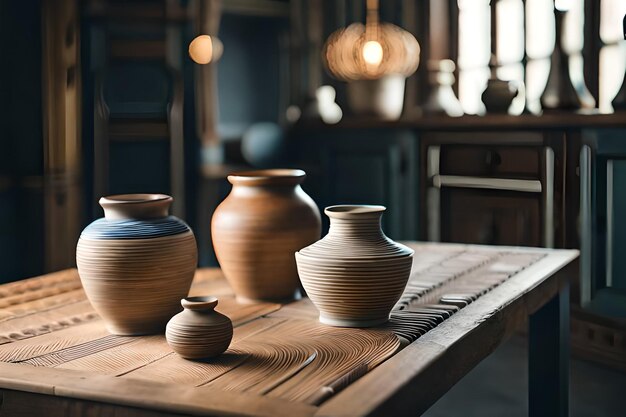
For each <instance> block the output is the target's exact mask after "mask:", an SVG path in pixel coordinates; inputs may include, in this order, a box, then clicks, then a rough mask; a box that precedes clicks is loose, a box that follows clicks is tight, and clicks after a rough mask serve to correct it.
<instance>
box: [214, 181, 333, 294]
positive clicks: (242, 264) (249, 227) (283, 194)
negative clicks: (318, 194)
mask: <svg viewBox="0 0 626 417" xmlns="http://www.w3.org/2000/svg"><path fill="white" fill-rule="evenodd" d="M305 176H306V174H305V173H304V171H301V170H295V169H270V170H260V171H249V172H241V173H237V174H233V175H229V176H228V181H229V182H230V183H231V184H232V185H233V188H232V190H231V192H230V194H229V195H228V196H227V197H226V199H225V200H224V201H223V202H222V203H221V204H220V205H219V207H217V209H216V210H215V213H214V214H213V219H212V221H211V236H212V239H213V246H214V248H215V254H216V256H217V259H218V261H219V263H220V266H221V268H222V270H223V272H224V275H225V276H226V278H227V279H228V282H229V283H230V285H231V286H232V288H233V290H234V292H235V294H236V295H237V298H238V300H240V301H254V300H286V299H291V298H293V297H294V295H295V294H296V293H297V291H298V288H299V284H300V282H299V279H298V272H297V270H296V263H295V259H294V253H295V252H296V251H298V250H300V249H302V248H303V247H305V246H308V245H310V244H311V243H313V242H315V241H316V240H317V239H319V238H320V233H321V219H320V213H319V210H318V208H317V206H316V205H315V202H314V201H313V200H312V199H311V197H309V196H308V195H307V194H306V193H305V192H304V191H303V190H302V188H301V187H300V184H301V183H302V182H303V181H304V178H305Z"/></svg>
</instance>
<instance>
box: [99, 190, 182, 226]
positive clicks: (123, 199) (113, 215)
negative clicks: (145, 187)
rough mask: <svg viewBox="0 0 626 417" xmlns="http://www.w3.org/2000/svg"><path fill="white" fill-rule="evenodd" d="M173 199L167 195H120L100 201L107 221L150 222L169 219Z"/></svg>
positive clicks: (103, 198)
mask: <svg viewBox="0 0 626 417" xmlns="http://www.w3.org/2000/svg"><path fill="white" fill-rule="evenodd" d="M172 201H173V198H172V197H170V196H169V195H165V194H120V195H113V196H109V197H102V198H101V199H100V201H99V203H100V205H101V206H102V209H103V210H104V217H105V218H106V219H107V220H124V219H138V220H149V219H159V218H163V217H167V216H168V214H169V208H170V205H171V204H172Z"/></svg>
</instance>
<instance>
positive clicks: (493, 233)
mask: <svg viewBox="0 0 626 417" xmlns="http://www.w3.org/2000/svg"><path fill="white" fill-rule="evenodd" d="M441 199H442V203H443V204H442V206H443V207H444V209H443V211H442V219H441V238H442V240H443V241H447V242H458V243H479V244H488V245H511V246H541V244H542V230H541V198H540V196H539V195H536V194H528V193H517V192H502V191H495V190H493V191H492V190H467V189H460V188H457V189H452V188H451V189H447V190H445V189H444V190H442V194H441Z"/></svg>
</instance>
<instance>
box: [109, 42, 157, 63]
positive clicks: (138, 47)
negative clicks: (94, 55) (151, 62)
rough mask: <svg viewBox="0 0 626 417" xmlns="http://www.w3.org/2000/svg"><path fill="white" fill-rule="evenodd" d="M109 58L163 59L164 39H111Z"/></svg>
mask: <svg viewBox="0 0 626 417" xmlns="http://www.w3.org/2000/svg"><path fill="white" fill-rule="evenodd" d="M110 48H111V50H110V57H111V59H113V60H115V59H130V60H146V59H157V60H165V40H163V39H157V40H128V39H112V40H111V46H110Z"/></svg>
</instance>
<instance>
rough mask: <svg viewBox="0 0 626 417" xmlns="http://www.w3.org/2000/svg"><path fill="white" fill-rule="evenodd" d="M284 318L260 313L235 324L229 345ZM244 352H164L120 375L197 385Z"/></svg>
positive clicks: (228, 367)
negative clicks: (199, 356) (204, 356)
mask: <svg viewBox="0 0 626 417" xmlns="http://www.w3.org/2000/svg"><path fill="white" fill-rule="evenodd" d="M284 321H285V319H275V318H267V317H261V318H259V319H258V320H254V321H252V322H249V323H247V324H244V325H242V326H239V327H235V330H234V334H233V341H232V344H231V345H234V344H236V343H238V342H239V341H241V340H244V339H246V338H247V337H250V336H252V335H254V334H256V333H259V332H261V331H263V330H266V329H268V328H270V327H273V326H276V325H278V324H280V323H282V322H284ZM246 357H247V354H244V353H241V352H237V351H235V352H233V351H232V350H231V351H227V352H226V353H225V354H224V355H221V356H220V357H218V358H215V359H212V360H210V361H207V362H197V361H189V360H186V359H183V358H181V357H180V356H178V355H177V354H175V353H173V352H172V353H171V354H169V355H166V356H164V357H163V358H161V359H159V360H156V361H154V362H151V363H149V364H147V365H146V366H143V367H141V368H138V369H136V370H134V371H131V372H128V373H127V374H125V375H123V376H124V377H127V378H138V379H146V380H151V381H168V382H169V383H176V384H187V385H193V386H200V385H204V384H207V383H209V382H211V381H212V380H214V379H215V378H217V377H219V376H220V375H222V374H224V373H226V372H227V371H229V370H231V369H233V368H234V367H236V366H237V365H239V364H241V362H243V360H244V359H245V358H246Z"/></svg>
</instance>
